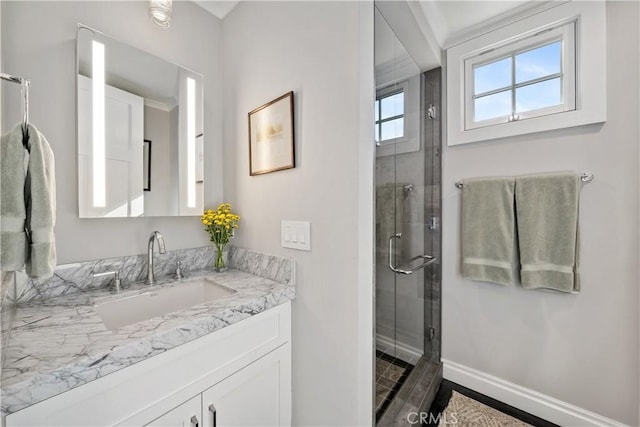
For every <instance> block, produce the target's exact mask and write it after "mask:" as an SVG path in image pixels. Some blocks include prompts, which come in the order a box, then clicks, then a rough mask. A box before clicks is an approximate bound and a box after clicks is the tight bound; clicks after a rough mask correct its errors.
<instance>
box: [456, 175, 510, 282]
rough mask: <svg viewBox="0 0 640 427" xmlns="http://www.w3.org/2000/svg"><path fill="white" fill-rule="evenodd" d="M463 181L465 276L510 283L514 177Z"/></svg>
mask: <svg viewBox="0 0 640 427" xmlns="http://www.w3.org/2000/svg"><path fill="white" fill-rule="evenodd" d="M462 184H463V187H462V276H463V277H465V278H467V279H473V280H482V281H485V282H494V283H500V284H503V285H510V284H511V283H513V253H514V228H515V225H514V211H513V191H514V190H513V187H514V179H513V178H507V177H495V178H482V179H480V178H479V179H467V180H464V181H463V183H462Z"/></svg>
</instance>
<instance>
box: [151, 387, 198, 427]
mask: <svg viewBox="0 0 640 427" xmlns="http://www.w3.org/2000/svg"><path fill="white" fill-rule="evenodd" d="M201 413H202V398H201V397H200V395H198V396H196V397H193V398H191V399H189V400H187V401H186V402H184V403H183V404H182V405H180V406H178V407H176V408H173V409H172V410H171V411H169V412H167V413H166V414H164V415H162V416H160V417H158V418H156V419H155V420H153V421H151V422H150V423H149V424H146V425H145V427H196V426H200V425H201V424H200V420H201Z"/></svg>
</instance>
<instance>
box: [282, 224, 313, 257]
mask: <svg viewBox="0 0 640 427" xmlns="http://www.w3.org/2000/svg"><path fill="white" fill-rule="evenodd" d="M280 242H281V245H282V247H283V248H291V249H298V250H301V251H310V250H311V223H310V222H309V221H282V222H281V223H280Z"/></svg>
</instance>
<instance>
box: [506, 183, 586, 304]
mask: <svg viewBox="0 0 640 427" xmlns="http://www.w3.org/2000/svg"><path fill="white" fill-rule="evenodd" d="M579 195H580V180H579V175H578V174H577V173H575V172H562V173H556V174H546V175H528V176H521V177H518V178H516V215H517V218H518V219H517V222H518V241H519V244H518V246H519V249H520V280H521V282H522V286H523V287H525V288H529V289H535V288H546V289H552V290H556V291H561V292H577V291H579V290H580V284H579V277H578V262H577V261H578V206H579Z"/></svg>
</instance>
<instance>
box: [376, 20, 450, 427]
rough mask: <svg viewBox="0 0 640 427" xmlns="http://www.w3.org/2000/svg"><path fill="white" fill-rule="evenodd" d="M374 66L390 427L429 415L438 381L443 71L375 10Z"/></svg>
mask: <svg viewBox="0 0 640 427" xmlns="http://www.w3.org/2000/svg"><path fill="white" fill-rule="evenodd" d="M375 65H376V69H375V72H376V73H375V78H376V105H375V107H376V108H375V109H376V113H375V131H376V146H377V147H376V292H375V298H376V305H375V313H376V318H375V324H376V376H375V379H376V385H375V393H376V396H375V410H376V422H377V425H379V426H384V427H386V426H395V425H408V424H409V420H408V419H407V416H409V414H410V413H415V412H420V411H428V409H429V407H430V405H431V402H432V400H433V398H434V396H435V394H436V392H437V390H438V387H439V385H440V382H441V379H442V364H441V362H440V317H441V316H440V305H441V304H440V289H441V283H440V240H441V233H440V206H441V203H440V149H441V121H440V111H441V109H440V104H441V94H440V93H441V70H440V68H437V69H434V70H421V69H420V67H419V66H418V65H417V64H416V62H415V61H414V60H413V59H412V57H411V56H410V54H409V53H408V52H407V50H406V49H405V48H404V46H403V45H402V43H401V42H400V40H399V39H398V37H397V36H396V34H395V33H394V30H393V29H392V27H391V26H390V25H389V24H388V22H387V20H386V19H385V17H384V15H383V13H382V12H381V11H380V10H379V8H378V7H376V8H375ZM414 417H415V416H414Z"/></svg>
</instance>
